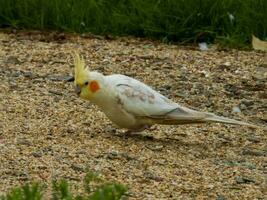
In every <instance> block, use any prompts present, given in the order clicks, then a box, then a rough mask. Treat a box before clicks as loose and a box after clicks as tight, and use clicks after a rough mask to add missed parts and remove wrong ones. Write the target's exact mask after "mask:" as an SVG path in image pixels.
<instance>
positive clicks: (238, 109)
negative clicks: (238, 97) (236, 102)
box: [232, 106, 241, 113]
mask: <svg viewBox="0 0 267 200" xmlns="http://www.w3.org/2000/svg"><path fill="white" fill-rule="evenodd" d="M232 112H233V113H241V110H240V108H239V107H238V106H234V107H233V109H232Z"/></svg>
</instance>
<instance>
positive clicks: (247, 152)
mask: <svg viewBox="0 0 267 200" xmlns="http://www.w3.org/2000/svg"><path fill="white" fill-rule="evenodd" d="M242 154H243V155H249V156H265V155H266V153H264V152H263V151H260V150H252V149H244V150H243V152H242Z"/></svg>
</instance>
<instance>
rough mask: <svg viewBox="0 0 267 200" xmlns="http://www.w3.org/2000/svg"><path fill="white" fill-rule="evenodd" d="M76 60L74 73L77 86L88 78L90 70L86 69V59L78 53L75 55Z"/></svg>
mask: <svg viewBox="0 0 267 200" xmlns="http://www.w3.org/2000/svg"><path fill="white" fill-rule="evenodd" d="M73 59H74V73H75V84H76V85H79V84H80V85H81V84H83V82H84V80H86V78H88V69H87V68H86V67H85V63H84V59H83V58H81V57H80V56H79V54H78V53H77V52H76V53H74V55H73Z"/></svg>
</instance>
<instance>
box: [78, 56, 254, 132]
mask: <svg viewBox="0 0 267 200" xmlns="http://www.w3.org/2000/svg"><path fill="white" fill-rule="evenodd" d="M74 66H75V80H74V82H75V91H76V93H77V94H78V95H79V96H80V97H81V98H83V99H86V100H89V101H91V102H92V103H94V104H96V105H97V106H98V107H99V108H100V109H101V110H102V111H103V112H104V113H105V114H106V116H107V117H108V118H109V119H110V120H111V121H112V122H113V123H115V124H116V125H117V126H119V127H121V128H125V129H128V130H129V131H141V130H143V129H145V128H148V127H150V126H151V125H153V124H167V125H174V124H192V123H206V122H220V123H228V124H237V125H245V126H249V127H254V128H256V127H257V126H256V125H253V124H249V123H246V122H242V121H237V120H234V119H229V118H226V117H220V116H217V115H215V114H213V113H207V112H199V111H195V110H192V109H189V108H186V107H184V106H181V105H179V104H177V103H174V102H172V101H171V100H169V99H168V98H166V97H165V96H163V95H161V94H160V93H158V92H157V91H155V90H153V89H152V88H150V87H149V86H147V85H145V84H144V83H142V82H140V81H138V80H136V79H133V78H130V77H128V76H124V75H121V74H114V75H108V76H104V75H103V74H101V73H98V72H94V71H93V72H91V71H89V69H88V68H86V67H85V63H84V60H83V59H81V58H80V57H79V55H78V54H75V56H74Z"/></svg>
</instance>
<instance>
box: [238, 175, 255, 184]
mask: <svg viewBox="0 0 267 200" xmlns="http://www.w3.org/2000/svg"><path fill="white" fill-rule="evenodd" d="M235 181H236V183H237V184H247V183H255V180H253V179H251V178H248V177H242V176H237V177H236V178H235Z"/></svg>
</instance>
